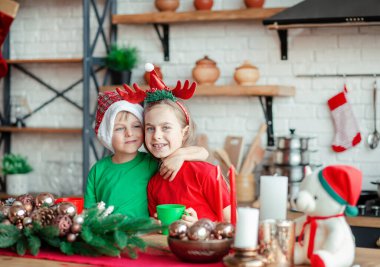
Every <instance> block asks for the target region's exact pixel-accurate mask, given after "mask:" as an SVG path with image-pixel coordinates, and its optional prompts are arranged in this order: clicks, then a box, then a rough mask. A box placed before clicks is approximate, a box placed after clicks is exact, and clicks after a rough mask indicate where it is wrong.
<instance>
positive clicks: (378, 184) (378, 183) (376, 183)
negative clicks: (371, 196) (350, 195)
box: [371, 180, 380, 198]
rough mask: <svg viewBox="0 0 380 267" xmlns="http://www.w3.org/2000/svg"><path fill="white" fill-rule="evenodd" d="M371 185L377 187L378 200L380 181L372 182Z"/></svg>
mask: <svg viewBox="0 0 380 267" xmlns="http://www.w3.org/2000/svg"><path fill="white" fill-rule="evenodd" d="M371 184H375V185H377V196H378V197H379V198H380V180H377V181H372V182H371Z"/></svg>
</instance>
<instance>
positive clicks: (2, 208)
mask: <svg viewBox="0 0 380 267" xmlns="http://www.w3.org/2000/svg"><path fill="white" fill-rule="evenodd" d="M10 207H11V206H8V205H3V206H0V213H2V214H3V215H4V216H5V217H8V214H9V208H10Z"/></svg>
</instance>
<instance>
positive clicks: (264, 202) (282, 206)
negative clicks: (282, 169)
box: [260, 176, 288, 220]
mask: <svg viewBox="0 0 380 267" xmlns="http://www.w3.org/2000/svg"><path fill="white" fill-rule="evenodd" d="M287 203H288V177H286V176H261V178H260V220H266V219H279V220H285V219H286V209H287Z"/></svg>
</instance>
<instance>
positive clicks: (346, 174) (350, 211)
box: [318, 165, 362, 216]
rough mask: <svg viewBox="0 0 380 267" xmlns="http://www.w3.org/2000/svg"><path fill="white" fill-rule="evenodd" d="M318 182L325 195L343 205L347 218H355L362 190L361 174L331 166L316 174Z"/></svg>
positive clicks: (353, 170)
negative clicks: (325, 192)
mask: <svg viewBox="0 0 380 267" xmlns="http://www.w3.org/2000/svg"><path fill="white" fill-rule="evenodd" d="M318 178H319V181H320V182H321V184H322V187H323V188H324V189H325V190H326V191H327V193H328V194H329V195H330V196H331V197H332V198H333V199H334V200H335V201H337V202H338V203H339V204H341V205H345V206H346V210H345V213H346V215H347V216H356V215H357V214H358V210H357V208H356V203H357V202H358V200H359V196H360V192H361V189H362V173H361V171H360V170H358V169H356V168H354V167H352V166H347V165H331V166H327V167H326V168H324V169H322V170H321V171H320V172H319V174H318Z"/></svg>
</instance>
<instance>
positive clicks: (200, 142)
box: [195, 134, 216, 164]
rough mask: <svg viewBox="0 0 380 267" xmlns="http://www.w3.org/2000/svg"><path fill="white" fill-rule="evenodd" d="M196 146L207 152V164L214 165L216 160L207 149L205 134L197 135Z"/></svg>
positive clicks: (212, 153)
mask: <svg viewBox="0 0 380 267" xmlns="http://www.w3.org/2000/svg"><path fill="white" fill-rule="evenodd" d="M195 143H196V144H197V146H201V147H203V148H205V149H206V150H207V151H208V158H207V159H206V161H207V162H209V163H211V164H215V162H216V159H215V157H214V152H213V151H212V150H211V149H210V148H209V146H208V137H207V135H206V134H198V135H197V140H196V142H195Z"/></svg>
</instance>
